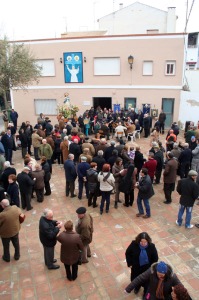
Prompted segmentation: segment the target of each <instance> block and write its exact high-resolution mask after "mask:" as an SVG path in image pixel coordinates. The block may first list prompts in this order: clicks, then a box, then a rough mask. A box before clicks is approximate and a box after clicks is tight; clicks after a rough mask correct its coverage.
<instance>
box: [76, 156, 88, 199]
mask: <svg viewBox="0 0 199 300" xmlns="http://www.w3.org/2000/svg"><path fill="white" fill-rule="evenodd" d="M89 169H90V164H89V163H87V158H86V157H85V156H82V157H81V162H80V163H79V164H78V166H77V175H78V182H79V194H78V199H79V200H81V199H82V192H83V186H84V185H85V190H86V197H87V199H88V197H89V189H88V182H87V178H86V174H87V170H89Z"/></svg>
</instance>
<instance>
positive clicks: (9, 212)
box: [0, 199, 25, 262]
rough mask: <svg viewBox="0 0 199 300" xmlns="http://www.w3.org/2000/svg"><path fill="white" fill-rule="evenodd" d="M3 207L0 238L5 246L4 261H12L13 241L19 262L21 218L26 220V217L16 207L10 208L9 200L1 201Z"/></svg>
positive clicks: (0, 214) (15, 255) (16, 258)
mask: <svg viewBox="0 0 199 300" xmlns="http://www.w3.org/2000/svg"><path fill="white" fill-rule="evenodd" d="M1 206H2V208H3V212H1V213H0V236H1V240H2V244H3V256H2V259H3V260H4V261H6V262H9V261H10V241H11V242H12V244H13V246H14V248H15V253H14V259H15V260H19V258H20V247H19V230H20V228H21V225H20V221H19V216H21V217H22V218H25V216H24V214H23V213H22V211H21V209H20V208H19V207H17V206H16V205H12V206H10V203H9V200H7V199H3V200H2V201H1Z"/></svg>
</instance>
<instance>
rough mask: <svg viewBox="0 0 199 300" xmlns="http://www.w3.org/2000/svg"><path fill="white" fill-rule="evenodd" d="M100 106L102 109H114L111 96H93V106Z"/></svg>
mask: <svg viewBox="0 0 199 300" xmlns="http://www.w3.org/2000/svg"><path fill="white" fill-rule="evenodd" d="M98 106H100V107H101V108H102V109H104V108H105V107H106V108H107V109H109V108H110V109H112V98H110V97H93V107H94V109H96V108H97V107H98Z"/></svg>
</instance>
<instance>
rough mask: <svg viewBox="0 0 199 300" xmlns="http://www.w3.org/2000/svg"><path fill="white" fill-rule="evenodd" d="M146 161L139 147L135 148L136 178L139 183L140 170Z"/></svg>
mask: <svg viewBox="0 0 199 300" xmlns="http://www.w3.org/2000/svg"><path fill="white" fill-rule="evenodd" d="M144 161H145V159H144V157H143V154H142V153H141V149H140V147H139V146H137V147H136V148H135V157H134V165H135V168H137V176H136V179H137V181H138V179H139V173H140V170H141V169H142V166H143V164H144Z"/></svg>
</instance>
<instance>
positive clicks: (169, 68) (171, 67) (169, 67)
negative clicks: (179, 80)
mask: <svg viewBox="0 0 199 300" xmlns="http://www.w3.org/2000/svg"><path fill="white" fill-rule="evenodd" d="M175 72H176V62H175V61H174V60H171V61H166V68H165V75H175Z"/></svg>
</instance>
